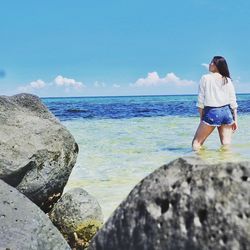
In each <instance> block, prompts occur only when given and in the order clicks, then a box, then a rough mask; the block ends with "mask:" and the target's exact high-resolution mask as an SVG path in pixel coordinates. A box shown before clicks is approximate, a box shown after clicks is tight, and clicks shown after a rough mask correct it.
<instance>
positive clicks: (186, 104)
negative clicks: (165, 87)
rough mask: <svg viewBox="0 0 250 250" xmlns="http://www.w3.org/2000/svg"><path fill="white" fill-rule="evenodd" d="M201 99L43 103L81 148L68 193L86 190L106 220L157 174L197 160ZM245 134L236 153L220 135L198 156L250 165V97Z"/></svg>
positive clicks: (239, 135) (243, 115) (241, 112)
mask: <svg viewBox="0 0 250 250" xmlns="http://www.w3.org/2000/svg"><path fill="white" fill-rule="evenodd" d="M196 99H197V96H196V95H176V96H127V97H72V98H42V101H43V102H44V104H45V105H46V106H47V107H48V108H49V110H50V111H51V112H52V113H53V114H54V115H55V116H56V117H57V118H58V119H59V120H60V121H61V122H62V124H63V125H65V126H66V127H67V129H68V130H69V131H70V132H71V133H72V134H73V136H74V138H75V140H76V142H77V143H78V145H79V149H80V151H79V155H78V159H77V162H76V165H75V167H74V169H73V171H72V173H71V175H70V178H69V181H68V184H67V185H66V187H65V191H67V190H68V189H70V188H73V187H82V188H83V189H85V190H86V191H87V192H89V193H90V194H91V195H93V196H94V197H95V198H96V199H97V200H98V202H99V203H100V205H101V207H102V211H103V214H104V219H105V220H106V219H107V218H108V217H109V216H110V215H111V213H112V212H113V211H114V209H115V208H116V207H117V206H118V205H119V204H120V202H121V201H122V200H123V199H124V198H126V196H127V195H128V194H129V192H130V191H131V190H132V188H133V187H134V186H135V185H136V184H137V183H138V182H139V181H140V180H141V179H143V178H144V177H145V176H147V175H148V174H150V173H151V172H152V171H154V170H155V169H157V168H158V167H160V166H162V165H163V164H166V163H168V162H170V161H171V160H174V159H176V158H178V157H181V156H189V155H190V156H192V155H195V154H197V153H194V152H193V151H192V149H191V141H192V139H193V136H194V133H195V131H196V129H197V126H198V124H199V116H198V111H197V108H196V106H195V104H196ZM237 101H238V105H239V108H238V116H239V117H238V120H239V129H238V131H237V132H236V133H234V135H233V140H232V148H231V150H230V151H225V150H223V149H222V148H221V147H220V141H219V136H218V132H217V131H216V130H215V131H214V132H213V134H212V135H211V136H210V137H209V138H208V139H207V141H206V142H205V149H204V150H202V151H200V152H199V153H198V154H199V156H200V157H201V158H203V159H204V160H206V161H208V162H211V163H213V162H223V161H244V160H250V153H249V151H250V140H249V138H250V130H249V128H248V126H249V124H250V94H239V95H237Z"/></svg>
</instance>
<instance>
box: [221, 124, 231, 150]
mask: <svg viewBox="0 0 250 250" xmlns="http://www.w3.org/2000/svg"><path fill="white" fill-rule="evenodd" d="M218 132H219V135H220V142H221V144H222V145H223V146H225V147H229V146H230V144H231V139H232V133H233V130H232V125H221V126H220V127H218Z"/></svg>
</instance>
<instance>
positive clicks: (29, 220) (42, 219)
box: [0, 180, 71, 250]
mask: <svg viewBox="0 0 250 250" xmlns="http://www.w3.org/2000/svg"><path fill="white" fill-rule="evenodd" d="M0 249H15V250H18V249H20V250H23V249H30V250H45V249H46V250H50V249H51V250H52V249H53V250H54V249H58V250H63V249H68V250H70V249H71V248H70V247H69V245H68V244H67V242H66V241H65V239H64V238H63V236H62V235H61V234H60V232H59V231H58V230H57V228H56V227H55V226H54V225H53V224H52V222H51V221H50V219H49V218H48V216H47V215H46V214H44V213H43V212H42V211H41V210H40V208H39V207H37V206H36V205H35V204H34V203H32V202H31V201H30V200H29V199H28V198H27V197H26V196H25V195H23V194H21V193H20V192H18V191H17V190H16V189H15V188H13V187H11V186H9V185H8V184H6V183H5V182H4V181H2V180H0Z"/></svg>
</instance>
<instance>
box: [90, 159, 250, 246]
mask: <svg viewBox="0 0 250 250" xmlns="http://www.w3.org/2000/svg"><path fill="white" fill-rule="evenodd" d="M88 249H89V250H94V249H95V250H107V249H108V250H117V249H119V250H163V249H164V250H177V249H178V250H202V249H213V250H219V249H220V250H236V249H237V250H238V249H242V250H243V249H244V250H249V249H250V163H249V162H245V163H221V164H215V165H208V164H205V163H203V162H201V161H200V160H197V159H193V158H189V159H188V158H186V159H185V158H180V159H177V160H175V161H173V162H171V163H169V164H168V165H164V166H162V167H161V168H159V169H158V170H156V171H155V172H153V173H152V174H150V175H149V176H148V177H146V178H145V179H143V180H142V181H141V182H140V183H139V184H138V185H137V186H136V187H135V188H134V189H133V190H132V192H131V193H130V194H129V195H128V197H127V199H126V200H124V201H123V202H122V203H121V204H120V206H119V207H118V208H117V210H116V211H115V212H114V214H113V216H112V217H111V218H110V219H109V220H108V221H107V223H106V224H104V226H103V227H102V229H101V230H100V231H99V232H98V233H97V235H96V236H95V237H94V238H93V240H92V241H91V243H90V247H89V248H88Z"/></svg>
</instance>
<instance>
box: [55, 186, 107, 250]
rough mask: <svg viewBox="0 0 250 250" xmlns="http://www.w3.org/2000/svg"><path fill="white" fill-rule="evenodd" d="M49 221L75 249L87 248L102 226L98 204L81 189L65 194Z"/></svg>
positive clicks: (56, 205)
mask: <svg viewBox="0 0 250 250" xmlns="http://www.w3.org/2000/svg"><path fill="white" fill-rule="evenodd" d="M50 219H51V221H52V222H53V223H54V224H55V225H56V227H57V228H58V229H59V230H60V232H61V233H62V234H63V235H64V237H65V238H66V239H67V241H68V242H69V244H70V246H71V247H73V248H76V249H82V248H83V247H86V246H88V242H89V241H90V240H91V238H92V237H93V236H94V235H95V234H96V232H97V231H98V230H99V228H100V227H101V226H102V224H103V215H102V211H101V207H100V205H99V203H98V202H97V200H96V199H95V198H94V197H93V196H91V195H89V194H88V193H87V192H86V191H85V190H83V189H82V188H74V189H71V190H69V191H68V192H66V193H65V194H64V195H63V196H62V197H61V198H60V199H59V200H58V202H57V203H56V204H55V206H54V207H53V209H52V211H51V213H50Z"/></svg>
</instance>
